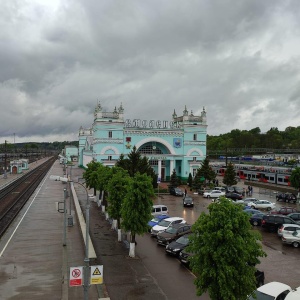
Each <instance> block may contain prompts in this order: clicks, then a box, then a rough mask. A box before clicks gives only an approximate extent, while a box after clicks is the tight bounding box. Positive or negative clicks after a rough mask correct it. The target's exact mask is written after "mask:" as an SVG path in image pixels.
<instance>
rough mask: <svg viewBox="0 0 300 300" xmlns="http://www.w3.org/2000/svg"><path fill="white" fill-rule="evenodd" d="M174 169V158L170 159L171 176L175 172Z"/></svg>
mask: <svg viewBox="0 0 300 300" xmlns="http://www.w3.org/2000/svg"><path fill="white" fill-rule="evenodd" d="M173 170H174V160H170V177H171V175H172V173H173Z"/></svg>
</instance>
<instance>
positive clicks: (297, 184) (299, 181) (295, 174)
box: [290, 167, 300, 195]
mask: <svg viewBox="0 0 300 300" xmlns="http://www.w3.org/2000/svg"><path fill="white" fill-rule="evenodd" d="M290 182H291V186H292V187H294V188H296V189H297V190H298V195H299V193H300V168H299V167H296V168H295V169H294V170H293V171H292V174H291V177H290Z"/></svg>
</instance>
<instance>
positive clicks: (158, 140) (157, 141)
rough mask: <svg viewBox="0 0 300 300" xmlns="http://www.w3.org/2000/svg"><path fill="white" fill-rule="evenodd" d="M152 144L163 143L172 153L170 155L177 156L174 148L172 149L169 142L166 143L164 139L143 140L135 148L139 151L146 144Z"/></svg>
mask: <svg viewBox="0 0 300 300" xmlns="http://www.w3.org/2000/svg"><path fill="white" fill-rule="evenodd" d="M151 142H156V143H161V144H163V145H164V146H165V147H166V148H167V149H168V150H169V152H170V154H176V153H175V151H174V148H173V147H172V145H170V144H169V143H168V142H167V141H165V140H164V139H161V138H158V137H157V138H146V139H142V140H141V141H139V142H138V143H137V144H136V145H135V147H136V149H137V150H138V149H139V148H140V147H141V146H143V145H144V144H146V143H151Z"/></svg>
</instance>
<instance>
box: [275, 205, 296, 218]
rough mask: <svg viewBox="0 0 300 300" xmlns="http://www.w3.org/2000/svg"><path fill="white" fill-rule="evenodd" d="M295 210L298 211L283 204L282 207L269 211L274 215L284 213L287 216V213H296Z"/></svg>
mask: <svg viewBox="0 0 300 300" xmlns="http://www.w3.org/2000/svg"><path fill="white" fill-rule="evenodd" d="M296 212H298V211H297V209H295V208H292V207H288V206H283V207H281V208H279V209H276V210H273V211H271V214H274V215H285V216H287V215H288V214H291V213H296Z"/></svg>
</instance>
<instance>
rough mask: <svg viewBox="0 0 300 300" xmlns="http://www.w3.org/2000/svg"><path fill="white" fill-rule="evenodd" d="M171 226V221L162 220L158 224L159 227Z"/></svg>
mask: <svg viewBox="0 0 300 300" xmlns="http://www.w3.org/2000/svg"><path fill="white" fill-rule="evenodd" d="M170 224H171V222H170V221H166V220H162V221H160V222H159V223H158V225H159V226H162V227H168V226H169V225H170Z"/></svg>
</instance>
